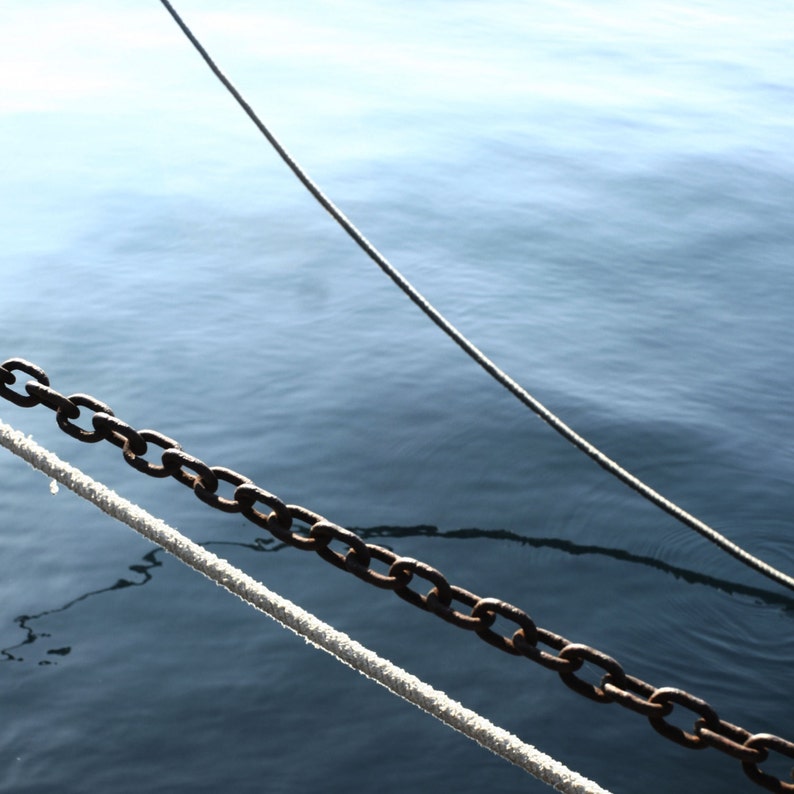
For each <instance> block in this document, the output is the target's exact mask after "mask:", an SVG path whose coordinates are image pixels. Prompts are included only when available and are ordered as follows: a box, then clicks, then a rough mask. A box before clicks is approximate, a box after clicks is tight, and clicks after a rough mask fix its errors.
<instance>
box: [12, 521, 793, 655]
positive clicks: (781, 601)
mask: <svg viewBox="0 0 794 794" xmlns="http://www.w3.org/2000/svg"><path fill="white" fill-rule="evenodd" d="M352 531H354V532H355V533H356V534H357V535H359V536H360V537H361V538H363V539H365V540H373V539H376V540H377V539H392V538H411V537H414V538H415V537H426V538H438V539H440V540H483V539H485V540H491V541H502V542H508V543H515V544H517V545H519V546H528V547H530V548H535V549H543V548H545V549H554V550H556V551H560V552H562V553H564V554H569V555H571V556H575V557H576V556H582V555H594V556H600V557H607V558H609V559H613V560H617V561H618V562H624V563H629V564H631V565H643V566H646V567H648V568H652V569H654V570H657V571H660V572H662V573H663V574H665V575H668V576H673V577H674V578H675V579H678V580H682V581H684V582H686V583H687V584H692V585H702V586H705V587H708V588H711V589H713V590H718V591H720V592H723V593H726V594H727V595H730V596H737V595H738V596H746V597H749V598H753V599H755V600H756V601H757V602H758V603H761V604H765V605H768V606H773V607H780V609H781V611H782V612H783V613H784V614H785V615H787V616H790V617H794V597H792V596H790V595H787V594H785V593H778V592H775V591H773V590H767V589H764V588H760V587H752V586H749V585H744V584H741V583H738V582H733V581H730V580H728V579H720V578H717V577H714V576H709V575H707V574H703V573H700V572H698V571H693V570H690V569H688V568H682V567H680V566H676V565H670V564H669V563H666V562H664V561H662V560H657V559H655V558H653V557H648V556H645V555H640V554H633V553H631V552H628V551H624V550H623V549H615V548H609V547H606V546H597V545H589V544H588V545H584V544H581V543H573V542H572V541H569V540H561V539H560V538H534V537H528V536H526V535H519V534H518V533H516V532H511V531H510V530H506V529H474V528H472V529H452V530H447V531H441V530H439V529H438V527H435V526H431V525H428V524H420V525H417V526H412V527H394V526H374V527H366V528H352ZM201 545H202V546H204V547H205V548H208V549H209V548H212V547H221V546H234V547H237V548H243V549H248V550H250V551H253V552H270V553H272V552H279V551H282V550H283V549H288V548H291V547H290V546H289V544H286V543H283V542H280V541H277V540H276V539H275V538H272V537H257V538H255V539H254V540H253V541H251V542H250V543H243V542H240V541H230V540H210V541H206V542H204V543H202V544H201ZM383 545H385V546H387V547H388V544H383ZM165 554H166V552H165V551H164V550H163V549H161V548H155V549H152V550H151V551H149V552H147V553H146V554H144V555H143V557H142V558H141V559H142V560H143V562H142V563H136V564H135V565H130V566H129V568H128V570H130V571H132V572H133V573H135V574H138V575H139V576H140V577H141V578H140V579H139V580H138V581H132V580H130V579H126V578H122V579H118V580H117V581H116V582H115V583H114V584H112V585H110V586H108V587H103V588H100V589H98V590H90V591H88V592H86V593H83V594H82V595H79V596H77V597H76V598H73V599H71V600H70V601H67V602H66V603H65V604H63V605H62V606H59V607H55V608H53V609H47V610H44V611H42V612H39V613H37V614H35V615H20V616H19V617H17V618H15V619H14V623H15V624H16V625H17V626H18V628H19V629H21V630H22V631H23V632H24V635H25V636H24V639H22V640H21V641H20V642H18V643H16V644H15V645H10V646H8V647H5V648H1V649H0V662H23V661H26V658H25V657H24V656H21V655H20V649H23V648H30V647H31V646H32V645H33V644H34V643H36V642H38V641H39V640H42V639H49V638H50V637H51V636H52V635H51V634H50V633H49V632H44V631H38V632H37V631H36V630H35V629H34V628H33V627H32V625H31V624H32V623H34V622H35V621H38V620H41V619H42V618H45V617H48V616H50V615H56V614H58V613H60V612H65V611H66V610H67V609H71V608H72V607H73V606H75V605H76V604H79V603H80V602H82V601H85V600H86V599H88V598H92V597H93V596H99V595H103V594H107V593H111V592H113V591H116V590H125V589H127V588H129V587H142V586H143V585H145V584H148V583H149V582H150V581H151V580H152V579H153V570H154V569H155V568H159V567H162V565H163V563H162V562H161V561H160V559H158V558H159V557H160V556H161V555H165ZM464 586H465V585H464ZM488 595H490V594H488ZM497 595H498V594H497ZM71 650H72V647H71V646H70V645H63V646H61V647H53V648H48V649H47V650H46V652H45V656H47V657H64V656H68V655H69V654H70V653H71ZM38 664H39V665H42V666H45V665H53V664H57V662H56V661H55V660H54V659H53V658H45V659H42V660H40V661H39V662H38Z"/></svg>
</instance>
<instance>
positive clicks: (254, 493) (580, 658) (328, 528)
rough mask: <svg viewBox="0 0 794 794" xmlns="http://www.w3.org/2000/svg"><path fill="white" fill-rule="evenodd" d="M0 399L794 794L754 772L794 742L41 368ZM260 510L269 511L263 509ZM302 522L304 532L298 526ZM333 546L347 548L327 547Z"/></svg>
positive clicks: (0, 390)
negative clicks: (683, 723) (123, 415)
mask: <svg viewBox="0 0 794 794" xmlns="http://www.w3.org/2000/svg"><path fill="white" fill-rule="evenodd" d="M15 372H24V373H26V374H27V375H30V376H31V377H32V378H34V380H30V381H28V382H27V383H25V385H24V392H25V393H22V392H19V391H15V390H14V389H11V388H9V387H10V386H11V384H14V383H16V380H17V378H16V375H15V374H14V373H15ZM0 396H2V397H4V398H5V399H6V400H9V401H10V402H12V403H14V404H16V405H19V406H21V407H23V408H31V407H33V406H36V405H45V406H46V407H47V408H49V409H50V410H52V411H54V412H55V419H56V421H57V423H58V426H59V427H60V428H61V430H63V431H64V432H65V433H68V434H69V435H70V436H73V437H74V438H76V439H78V440H80V441H84V442H87V443H95V442H98V441H109V442H110V443H111V444H113V445H114V446H116V447H119V448H120V449H121V450H122V454H123V456H124V460H126V461H127V463H129V464H130V466H132V467H134V468H135V469H137V470H138V471H141V472H143V473H145V474H148V475H150V476H151V477H173V478H174V479H175V480H177V481H178V482H180V483H182V485H185V486H187V487H189V488H192V490H193V492H194V493H195V494H196V496H197V497H198V498H199V499H201V500H202V501H203V502H206V503H207V504H208V505H210V506H211V507H214V508H217V509H218V510H222V511H224V512H227V513H241V514H242V515H244V516H245V517H246V518H247V519H248V520H249V521H251V522H253V523H254V524H256V525H257V526H259V527H262V528H263V529H266V530H267V531H268V532H269V533H270V534H271V535H273V536H274V537H275V538H277V539H278V540H280V541H282V542H283V543H286V544H289V545H290V546H294V547H295V548H298V549H302V550H304V551H314V552H316V553H317V554H319V555H320V557H322V558H323V559H324V560H326V561H327V562H330V563H331V564H332V565H335V566H336V567H337V568H339V569H341V570H343V571H347V572H349V573H352V574H353V575H354V576H357V577H358V578H359V579H362V580H364V581H365V582H368V583H369V584H372V585H375V587H379V588H382V589H384V590H392V591H393V592H394V593H396V594H397V595H398V596H400V598H403V599H405V600H406V601H408V602H410V603H411V604H413V605H414V606H417V607H419V608H420V609H423V610H425V611H427V612H431V613H432V614H434V615H437V616H438V617H440V618H442V619H443V620H445V621H447V622H448V623H452V624H453V625H455V626H458V627H459V628H462V629H466V630H467V631H471V632H473V633H474V634H476V635H477V636H478V637H480V639H482V640H484V641H485V642H487V643H489V644H490V645H493V646H494V647H495V648H499V650H502V651H504V652H506V653H509V654H512V655H514V656H523V657H526V658H528V659H530V660H532V661H533V662H537V663H538V664H540V665H542V666H543V667H547V668H548V669H550V670H553V671H555V672H557V673H558V674H559V676H560V678H561V679H562V681H563V682H564V683H565V684H566V685H567V686H569V687H570V688H571V689H573V690H575V691H576V692H579V694H581V695H584V696H585V697H587V698H589V699H591V700H594V701H596V702H597V703H618V704H619V705H621V706H624V707H625V708H627V709H629V710H631V711H636V712H637V713H639V714H642V715H643V716H645V717H647V718H648V721H649V722H650V724H651V725H652V726H653V728H654V729H655V730H656V731H658V732H659V733H660V734H662V735H663V736H665V737H667V738H668V739H670V740H671V741H673V742H676V743H677V744H680V745H683V746H684V747H690V748H694V749H702V748H704V747H713V748H715V749H717V750H720V751H721V752H723V753H725V754H726V755H729V756H731V757H733V758H735V759H738V760H739V761H741V763H742V767H743V768H744V771H745V773H746V774H747V775H748V776H749V777H750V778H751V779H752V780H753V781H754V782H756V783H758V784H759V785H760V786H762V787H763V788H766V789H768V790H769V791H775V792H794V782H787V781H784V780H782V779H780V778H777V777H775V776H773V775H771V774H769V773H767V772H764V771H763V770H762V769H761V768H760V766H759V765H760V764H762V763H764V762H765V761H766V760H767V759H768V758H769V755H770V753H778V754H779V755H782V756H784V757H786V758H789V759H794V742H791V741H788V740H786V739H782V738H780V737H779V736H775V735H773V734H768V733H758V734H752V733H750V731H748V730H745V729H744V728H740V727H739V726H737V725H732V724H731V723H729V722H726V721H725V720H722V719H720V718H719V717H718V716H717V713H716V711H714V709H713V708H711V706H710V705H709V704H708V703H706V702H705V701H704V700H701V699H700V698H697V697H695V696H694V695H691V694H689V693H688V692H685V691H683V690H680V689H674V688H671V687H662V688H658V687H655V686H653V685H651V684H649V683H647V682H646V681H643V680H641V679H639V678H635V677H634V676H631V675H628V674H627V673H626V672H625V671H624V670H623V667H622V666H621V665H620V664H619V663H618V662H617V661H616V660H615V659H613V658H612V657H611V656H608V655H607V654H605V653H603V652H601V651H599V650H597V649H595V648H592V647H590V646H589V645H583V644H580V643H573V642H570V641H569V640H567V639H566V638H565V637H561V636H560V635H559V634H555V633H553V632H551V631H548V630H546V629H543V628H541V627H539V626H537V625H536V624H535V622H534V621H533V620H532V618H531V617H530V616H529V615H528V614H527V613H526V612H525V611H524V610H522V609H519V608H518V607H516V606H513V605H512V604H508V603H507V602H505V601H501V600H499V599H497V598H481V597H480V596H478V595H475V594H474V593H471V592H469V591H468V590H464V589H463V588H461V587H458V586H456V585H453V584H450V582H449V581H448V580H447V578H446V577H445V576H444V575H443V574H442V573H441V572H440V571H439V570H437V569H436V568H433V567H431V566H430V565H427V564H426V563H424V562H420V561H419V560H415V559H412V558H410V557H401V556H400V555H398V554H396V553H395V552H393V551H391V550H389V549H386V548H383V547H382V546H376V545H373V544H371V543H366V542H365V541H364V540H363V539H362V538H361V537H360V536H359V535H357V534H356V533H355V532H352V531H350V530H349V529H345V528H343V527H340V526H338V525H336V524H334V523H332V522H330V521H328V520H327V519H326V518H324V517H323V516H321V515H318V514H317V513H314V512H312V511H311V510H308V509H306V508H305V507H301V506H299V505H288V504H285V503H284V502H283V501H282V500H281V499H279V498H278V497H277V496H275V495H273V494H272V493H270V492H268V491H266V490H265V489H264V488H261V487H259V486H258V485H256V484H255V483H254V482H253V481H252V480H251V479H250V478H248V477H246V476H245V475H242V474H239V473H237V472H236V471H233V470H231V469H227V468H224V467H222V466H208V465H207V464H206V463H204V462H203V461H202V460H199V459H198V458H196V457H193V456H192V455H189V454H188V453H186V452H185V451H184V450H183V449H182V447H181V446H180V445H179V444H178V443H177V442H176V441H174V440H173V439H171V438H168V436H165V435H163V434H162V433H158V432H156V431H154V430H136V429H135V428H134V427H132V426H131V425H129V424H127V423H126V422H124V421H122V420H121V419H119V418H117V417H116V416H115V414H114V413H113V411H112V410H111V408H110V407H109V406H108V405H106V404H105V403H103V402H101V401H99V400H97V399H95V398H94V397H91V396H89V395H87V394H72V395H70V396H68V397H67V396H64V395H63V394H61V393H60V392H58V391H56V390H55V389H53V388H52V387H51V386H50V381H49V378H48V377H47V374H46V373H45V372H44V370H42V369H41V368H40V367H38V366H36V365H35V364H32V363H30V362H29V361H25V360H24V359H19V358H12V359H8V360H7V361H5V362H4V363H3V364H2V365H0ZM81 409H88V410H89V411H90V412H92V413H91V429H86V428H83V427H81V426H80V425H77V424H75V420H76V419H78V418H80V416H81V415H82V410H81ZM150 445H154V446H155V447H158V448H160V449H161V450H162V451H161V453H160V462H159V463H154V462H152V461H151V460H147V459H146V458H145V457H144V456H145V455H146V454H147V452H148V451H149V446H150ZM221 482H224V483H227V484H228V485H231V486H233V488H234V490H233V494H232V497H231V498H229V497H224V496H221V495H220V494H219V493H218V489H219V487H220V484H221ZM263 506H264V508H266V509H261V508H262V507H263ZM299 525H303V527H304V528H303V529H299V528H298V527H299ZM334 542H336V543H337V544H339V545H340V546H341V547H342V548H343V549H346V551H337V550H335V549H333V548H332V547H331V544H332V543H334ZM378 569H380V570H378ZM415 578H418V579H424V580H425V581H426V582H427V583H428V584H429V585H430V589H429V590H427V591H426V592H422V591H421V590H420V589H413V588H411V587H410V586H409V585H410V584H411V582H412V581H413V580H414V579H415ZM456 605H460V606H462V607H465V608H466V610H463V609H459V608H456ZM497 618H502V619H503V620H505V621H507V622H509V623H513V624H514V625H515V626H516V630H515V631H514V633H513V634H512V635H507V634H500V633H499V632H497V631H494V629H493V628H492V627H493V625H494V623H495V622H496V619H497ZM585 663H588V664H590V665H592V666H595V667H596V668H600V669H601V670H602V671H603V675H602V677H601V680H600V683H599V684H598V685H595V684H592V683H590V682H588V681H586V680H584V679H583V678H581V677H580V676H578V675H577V672H578V671H579V670H581V668H582V667H583V665H584V664H585ZM676 707H678V708H679V709H682V710H684V711H689V712H691V713H692V715H693V717H694V722H693V727H692V730H691V732H690V731H686V730H684V729H682V728H680V727H678V726H676V725H674V724H672V723H671V722H669V721H668V719H667V718H668V717H669V716H670V714H671V713H672V712H673V711H674V709H675V708H676ZM792 781H794V770H792Z"/></svg>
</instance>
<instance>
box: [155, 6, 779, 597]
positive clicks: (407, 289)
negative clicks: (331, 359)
mask: <svg viewBox="0 0 794 794" xmlns="http://www.w3.org/2000/svg"><path fill="white" fill-rule="evenodd" d="M160 2H161V3H162V4H163V6H164V7H165V9H166V10H167V11H168V13H169V14H170V15H171V16H172V17H173V19H174V21H175V22H176V24H177V25H178V26H179V28H180V29H181V30H182V32H183V33H184V34H185V36H186V37H187V38H188V39H189V41H190V43H191V44H192V45H193V47H195V49H196V50H197V51H198V53H199V54H200V55H201V57H202V58H203V59H204V61H205V63H206V64H207V66H208V67H209V68H210V69H211V71H212V72H213V74H214V75H215V76H216V77H217V78H218V80H220V82H221V83H222V84H223V86H224V87H225V88H226V90H227V91H228V92H229V93H230V94H231V95H232V96H233V97H234V99H235V100H236V101H237V103H238V104H239V105H240V107H241V108H242V109H243V110H244V111H245V113H246V114H247V115H248V117H249V118H250V119H251V121H252V122H253V123H254V124H255V125H256V127H257V129H258V130H259V131H260V132H261V133H262V135H264V136H265V138H266V139H267V140H268V142H269V143H270V145H271V146H272V147H273V148H274V149H275V150H276V152H277V153H278V155H279V156H280V157H281V159H282V160H283V161H284V163H285V164H286V165H287V166H288V167H289V169H290V170H291V171H292V172H293V174H294V175H295V176H296V177H297V178H298V179H299V180H300V181H301V182H302V183H303V185H304V186H305V187H306V189H307V190H308V191H309V193H311V195H312V196H314V198H315V199H316V200H317V201H318V202H319V203H320V204H321V205H322V207H323V208H324V209H325V210H326V211H327V212H328V213H329V214H330V215H331V216H332V217H333V218H334V220H336V222H337V223H338V224H339V225H340V226H341V227H342V228H343V229H344V230H345V231H346V232H347V234H348V235H349V236H350V237H351V238H352V239H353V241H354V242H355V243H356V244H357V245H358V246H359V248H361V250H362V251H363V252H364V253H365V254H367V256H369V258H370V259H372V261H373V262H375V264H376V265H378V267H380V268H381V270H382V271H383V272H384V273H385V274H386V275H387V276H388V277H389V278H390V279H391V280H392V281H393V282H394V283H395V284H396V285H397V286H398V287H399V288H400V289H401V290H402V291H403V292H404V293H405V294H406V295H407V296H408V297H409V298H410V299H411V301H413V303H414V304H416V306H418V307H419V309H420V310H421V311H422V312H424V314H425V315H427V317H429V318H430V320H432V321H433V322H434V323H435V324H436V325H437V326H438V327H439V328H440V329H441V330H442V331H443V332H444V333H445V334H446V335H447V336H449V337H450V339H452V341H453V342H455V343H456V344H457V345H458V346H459V347H460V348H461V349H462V350H463V351H464V352H465V353H466V354H467V355H468V356H470V357H471V358H472V359H473V360H474V361H475V362H476V363H477V364H479V365H480V367H482V368H483V369H484V370H485V371H486V372H487V373H488V374H489V375H490V376H491V377H492V378H494V380H496V381H497V382H498V383H500V384H501V385H502V386H504V388H505V389H507V390H508V391H509V392H510V393H511V394H513V395H514V396H515V397H516V398H517V399H518V400H519V401H520V402H521V403H523V404H524V405H525V406H526V407H527V408H529V409H530V410H531V411H533V412H534V413H535V414H537V415H538V416H539V417H540V418H541V419H542V420H543V421H544V422H546V424H548V425H549V426H550V427H552V428H553V429H554V430H556V431H557V432H558V433H559V434H560V435H561V436H562V437H563V438H564V439H566V440H567V441H569V442H570V443H571V444H573V445H574V446H575V447H576V448H577V449H579V450H581V451H582V452H584V453H585V455H587V456H588V457H590V458H592V460H594V461H595V462H596V463H597V464H598V465H599V466H601V467H602V468H603V469H605V470H606V471H607V472H609V473H610V474H612V475H613V476H614V477H617V479H619V480H621V481H622V482H623V483H625V484H626V485H628V486H629V487H630V488H632V489H634V490H635V491H636V492H637V493H639V494H640V495H641V496H643V497H644V498H645V499H647V500H648V501H649V502H651V503H652V504H655V505H656V506H657V507H659V508H660V509H662V510H664V511H665V512H666V513H668V514H669V515H671V516H673V518H675V519H677V520H678V521H680V522H681V523H682V524H684V525H685V526H688V527H689V528H690V529H693V530H695V531H696V532H698V533H700V534H701V535H702V536H703V537H705V538H706V539H707V540H709V541H711V542H712V543H714V544H715V545H717V546H719V547H720V548H721V549H722V550H723V551H726V552H727V553H728V554H731V555H732V556H733V557H735V558H736V559H737V560H739V561H740V562H742V563H744V564H745V565H747V566H749V567H750V568H753V569H754V570H756V571H758V572H759V573H761V574H762V575H764V576H766V577H768V578H769V579H772V580H773V581H775V582H777V583H778V584H781V585H783V587H787V588H788V589H789V590H794V577H792V576H790V575H788V574H786V573H784V572H782V571H780V570H778V569H777V568H774V567H773V566H772V565H770V564H769V563H767V562H764V561H763V560H761V559H759V558H758V557H755V556H754V555H752V554H750V553H749V552H748V551H746V550H745V549H743V548H741V546H738V545H737V544H736V543H734V542H733V541H731V540H729V539H728V538H726V537H725V536H724V535H722V534H721V533H720V532H718V531H717V530H716V529H714V528H713V527H711V526H709V525H708V524H706V523H705V522H703V521H701V520H700V519H699V518H696V517H695V516H693V515H692V514H691V513H688V512H687V511H686V510H684V509H683V508H681V507H680V506H679V505H677V504H675V503H674V502H672V501H671V500H669V499H667V498H666V497H665V496H662V494H660V493H659V492H658V491H656V490H654V489H653V488H651V486H649V485H648V484H646V483H645V482H643V481H642V480H640V479H639V478H638V477H636V476H635V475H633V474H632V473H631V472H629V471H628V470H626V469H625V468H623V467H622V466H620V465H619V464H618V463H617V462H616V461H614V460H612V459H611V458H609V457H608V456H607V455H605V454H604V453H603V452H602V451H601V450H600V449H598V448H597V447H596V446H594V445H593V444H591V443H590V442H589V441H587V439H585V438H583V437H582V436H580V435H579V434H578V433H576V432H575V431H574V430H573V429H572V428H571V427H569V426H568V425H567V424H566V423H565V422H563V420H562V419H560V417H558V416H557V415H556V414H554V413H552V412H551V411H550V410H549V409H548V408H547V407H546V406H545V405H543V403H541V402H540V401H539V400H537V399H536V398H535V397H533V396H532V395H531V394H530V393H529V392H528V391H527V390H526V389H525V388H524V387H523V386H521V385H520V384H519V383H517V382H516V381H515V380H513V379H512V378H511V377H510V376H509V375H508V374H507V373H506V372H504V371H503V370H502V369H500V368H499V367H498V366H497V365H496V364H495V363H494V362H493V361H491V359H490V358H488V357H487V356H486V355H485V353H483V352H482V351H481V350H480V349H479V348H478V347H476V346H475V345H474V343H473V342H471V341H470V340H469V339H468V338H467V337H466V336H465V335H464V334H463V333H461V332H460V331H459V330H458V329H457V328H456V327H455V326H454V325H452V323H450V322H449V321H448V320H447V319H446V318H445V317H444V316H443V315H442V314H441V312H439V311H438V310H437V309H436V308H435V307H434V306H433V305H432V304H431V303H430V302H429V301H428V300H427V299H426V298H425V297H424V296H423V295H422V294H421V293H420V292H419V291H418V290H417V289H416V288H415V287H414V286H413V285H412V284H411V283H410V282H409V281H408V280H407V279H406V278H405V277H404V276H403V275H402V274H401V273H400V272H399V271H398V270H397V268H395V267H394V266H393V265H392V264H391V263H390V262H389V261H388V260H387V259H386V257H385V256H384V255H383V254H382V253H381V252H380V251H379V250H378V249H377V248H376V247H375V246H374V245H373V244H372V243H371V242H370V241H369V240H368V239H367V238H366V237H365V236H364V235H363V234H362V232H361V231H359V229H358V228H357V227H356V226H355V225H354V224H353V223H352V221H350V219H349V218H347V216H346V215H345V214H344V213H343V212H342V211H341V210H340V209H339V208H338V207H337V206H336V205H335V204H334V203H333V202H332V201H331V199H330V198H328V196H326V195H325V194H324V193H323V192H322V190H320V188H319V186H318V185H317V184H316V183H315V182H314V181H313V180H312V179H311V177H309V175H308V174H307V173H306V172H305V171H304V170H303V168H301V166H300V165H299V164H298V163H297V161H296V160H295V159H294V158H293V157H292V156H291V155H290V154H289V152H287V150H286V149H285V148H284V146H283V145H282V144H281V143H280V142H279V141H278V139H277V138H276V137H275V135H273V133H272V132H271V131H270V130H269V129H268V128H267V127H266V126H265V124H264V123H263V122H262V120H261V119H260V118H259V116H258V115H257V114H256V112H255V111H254V110H253V108H252V107H251V106H250V105H249V104H248V102H247V101H246V100H245V98H244V97H243V96H242V94H241V93H240V92H239V91H238V90H237V88H235V86H234V85H233V84H232V82H231V81H230V80H229V78H228V77H226V75H225V74H224V73H223V72H222V71H221V70H220V68H219V67H218V65H217V64H216V63H215V61H214V60H213V59H212V57H211V56H210V55H209V53H208V52H207V50H206V49H204V47H203V46H202V44H201V43H200V42H199V40H198V39H197V38H196V37H195V35H194V34H193V33H192V31H191V30H190V28H189V27H188V26H187V25H186V24H185V22H184V20H183V19H182V18H181V16H180V15H179V14H178V13H177V11H176V10H175V9H174V7H173V6H172V5H171V3H170V2H168V0H160Z"/></svg>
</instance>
